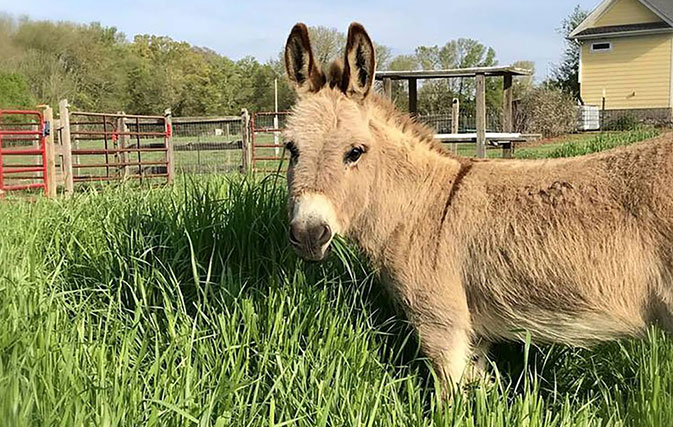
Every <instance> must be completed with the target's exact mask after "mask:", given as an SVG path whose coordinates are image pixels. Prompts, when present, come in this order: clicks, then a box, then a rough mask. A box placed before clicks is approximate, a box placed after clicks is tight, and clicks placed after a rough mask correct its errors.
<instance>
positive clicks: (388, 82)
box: [383, 79, 393, 99]
mask: <svg viewBox="0 0 673 427" xmlns="http://www.w3.org/2000/svg"><path fill="white" fill-rule="evenodd" d="M383 94H384V95H385V96H386V98H388V99H393V81H392V79H383Z"/></svg>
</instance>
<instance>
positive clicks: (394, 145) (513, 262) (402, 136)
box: [285, 23, 673, 386]
mask: <svg viewBox="0 0 673 427" xmlns="http://www.w3.org/2000/svg"><path fill="white" fill-rule="evenodd" d="M285 62H286V69H287V75H288V76H289V79H290V81H291V82H292V83H293V85H294V87H295V88H296V91H297V94H298V101H297V103H296V105H295V107H294V108H293V111H292V114H291V116H290V117H289V119H288V122H287V127H286V130H285V137H286V140H287V141H291V142H288V143H287V149H288V150H289V152H290V154H291V159H290V164H289V170H288V190H289V202H288V205H289V206H288V207H289V212H290V216H291V222H290V233H289V236H290V242H291V244H292V245H293V246H294V248H295V249H296V251H297V252H298V253H299V255H300V256H302V257H304V258H306V259H308V260H312V261H319V260H322V259H323V258H324V257H325V256H326V255H327V253H328V249H329V246H330V244H331V242H332V240H333V238H334V236H335V235H337V234H339V235H342V236H344V237H346V238H348V239H350V240H351V241H353V242H354V243H355V244H357V245H358V246H359V247H360V248H361V250H362V251H363V252H364V253H365V254H366V255H367V256H368V257H369V258H370V260H371V262H372V265H373V266H374V267H375V268H376V269H377V271H378V272H379V274H380V276H381V278H382V281H383V282H384V283H385V286H386V288H387V291H388V292H389V293H390V295H391V296H392V299H393V300H394V301H395V302H396V304H399V306H400V307H401V308H402V309H403V311H404V312H405V314H406V316H407V318H408V319H409V321H410V322H411V324H412V325H413V326H414V329H415V331H416V332H417V335H418V337H419V341H420V345H421V350H422V351H423V352H424V354H425V355H426V356H427V357H428V359H429V360H430V361H431V363H432V366H433V368H434V370H435V372H436V373H437V374H438V376H439V377H440V379H441V380H442V382H443V383H444V384H445V385H447V386H453V385H457V384H459V383H461V381H467V380H470V379H471V378H469V377H470V376H471V375H475V374H477V373H478V369H472V368H470V369H466V368H467V367H473V366H474V364H473V363H472V361H473V360H475V359H476V358H477V356H480V355H481V356H483V354H484V353H485V352H486V351H487V348H488V344H489V343H491V342H495V341H500V340H519V339H522V338H523V337H524V336H525V332H522V331H528V333H529V334H530V336H531V337H532V338H533V340H536V341H539V342H558V343H565V344H569V345H577V346H587V345H590V344H592V343H595V342H599V341H604V340H611V339H616V338H619V337H625V336H638V335H642V334H643V333H644V332H645V331H646V329H647V327H648V325H650V324H653V323H658V324H660V325H661V326H663V327H664V328H665V329H667V330H668V331H673V143H671V142H670V139H667V138H666V137H662V138H659V139H657V140H652V141H647V142H643V143H639V144H635V145H633V146H630V147H628V148H619V149H615V150H611V151H608V152H603V153H599V154H594V155H589V156H584V157H577V158H572V159H555V160H476V159H466V158H461V157H456V156H453V155H451V154H450V153H448V152H447V151H445V150H443V149H442V148H441V147H440V146H438V143H436V141H434V139H433V132H432V131H431V130H430V129H429V128H427V127H425V126H423V125H421V124H419V123H417V122H415V121H414V120H413V119H412V118H410V117H409V116H408V115H405V114H401V113H399V112H397V111H396V110H395V108H394V106H393V105H392V104H391V103H390V102H389V101H388V100H386V99H384V98H382V97H379V96H378V95H377V94H375V93H374V92H373V90H372V85H373V82H374V73H375V67H376V64H375V52H374V46H373V44H372V41H371V39H370V37H369V35H368V34H367V32H366V31H365V29H364V28H363V27H362V26H361V25H360V24H357V23H353V24H351V26H350V28H349V30H348V36H347V42H346V49H345V55H344V58H343V61H338V62H337V63H334V64H332V66H331V67H330V68H329V70H328V71H327V72H326V73H325V72H323V71H322V70H321V67H320V65H319V64H317V63H316V61H315V58H314V56H313V53H312V51H311V43H310V40H309V34H308V31H307V28H306V26H305V25H304V24H301V23H299V24H297V25H295V27H294V28H293V29H292V31H291V33H290V36H289V38H288V40H287V44H286V48H285Z"/></svg>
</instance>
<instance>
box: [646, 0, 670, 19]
mask: <svg viewBox="0 0 673 427" xmlns="http://www.w3.org/2000/svg"><path fill="white" fill-rule="evenodd" d="M640 2H641V3H642V4H644V5H645V6H648V7H649V8H650V9H652V11H653V12H654V13H656V14H657V15H659V16H660V17H661V19H663V20H664V21H666V22H668V23H669V24H671V25H673V2H672V1H671V0H640Z"/></svg>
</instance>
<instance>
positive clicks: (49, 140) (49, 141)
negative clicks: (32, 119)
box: [41, 105, 57, 198]
mask: <svg viewBox="0 0 673 427" xmlns="http://www.w3.org/2000/svg"><path fill="white" fill-rule="evenodd" d="M41 107H43V108H44V113H43V114H44V125H45V126H48V129H49V133H48V134H47V135H46V139H45V144H44V149H45V152H46V153H45V157H46V158H47V176H46V177H45V178H46V180H47V197H50V198H53V197H56V185H57V183H56V147H55V146H54V132H56V126H55V125H54V110H53V109H52V108H51V107H50V106H48V105H42V106H41Z"/></svg>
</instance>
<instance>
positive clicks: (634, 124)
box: [606, 114, 641, 130]
mask: <svg viewBox="0 0 673 427" xmlns="http://www.w3.org/2000/svg"><path fill="white" fill-rule="evenodd" d="M640 126H641V123H640V120H638V118H637V117H636V116H634V115H633V114H626V115H623V116H620V117H618V118H616V119H614V120H610V121H609V122H608V123H607V126H606V129H607V130H635V129H637V128H638V127H640Z"/></svg>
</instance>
